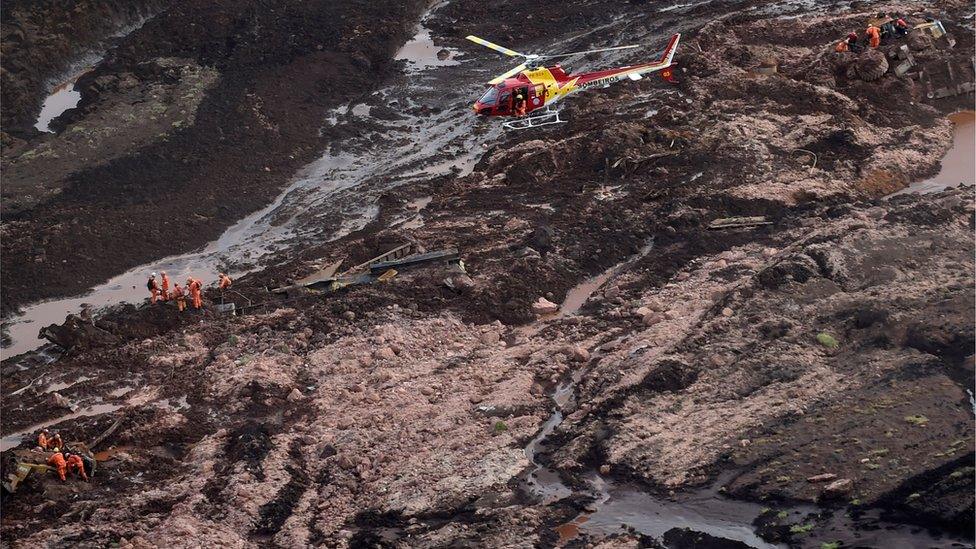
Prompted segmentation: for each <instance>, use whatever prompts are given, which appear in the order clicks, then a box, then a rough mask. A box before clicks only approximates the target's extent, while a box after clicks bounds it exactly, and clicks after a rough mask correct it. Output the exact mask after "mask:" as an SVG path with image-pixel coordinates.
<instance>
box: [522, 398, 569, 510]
mask: <svg viewBox="0 0 976 549" xmlns="http://www.w3.org/2000/svg"><path fill="white" fill-rule="evenodd" d="M562 421H563V414H562V412H560V411H558V410H557V411H556V412H554V413H553V414H552V415H551V416H549V419H548V420H546V422H545V423H543V424H542V429H541V430H540V431H539V434H537V435H536V436H535V438H533V439H532V440H531V441H530V442H529V444H528V445H526V447H525V457H526V458H527V459H528V460H529V462H530V463H532V464H533V465H534V468H533V469H532V471H530V472H529V474H528V476H527V477H526V479H525V488H526V489H527V490H528V491H529V492H530V493H532V494H533V495H535V496H536V497H538V498H539V499H540V500H542V502H543V504H546V505H548V504H550V503H553V502H555V501H559V500H560V499H562V498H565V497H568V496H570V495H572V494H573V491H572V490H571V489H570V488H569V487H568V486H566V485H565V484H563V481H562V480H561V479H560V478H559V474H558V473H556V472H555V471H553V470H552V469H549V468H548V467H543V466H542V465H540V464H539V463H538V462H536V459H535V457H536V455H537V454H538V453H539V452H540V451H542V450H543V449H544V447H545V439H546V438H547V437H548V436H549V435H551V434H552V431H553V430H554V429H555V428H556V426H557V425H559V424H560V423H562Z"/></svg>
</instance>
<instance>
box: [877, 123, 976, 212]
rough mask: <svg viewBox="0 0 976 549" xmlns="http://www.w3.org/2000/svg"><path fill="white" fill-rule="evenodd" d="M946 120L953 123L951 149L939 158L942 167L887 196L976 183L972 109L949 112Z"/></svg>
mask: <svg viewBox="0 0 976 549" xmlns="http://www.w3.org/2000/svg"><path fill="white" fill-rule="evenodd" d="M949 120H951V121H952V124H953V136H952V148H950V149H949V152H947V153H946V155H945V157H944V158H943V159H942V168H941V169H940V170H939V173H938V175H936V176H935V177H932V178H930V179H926V180H925V181H919V182H917V183H912V184H911V185H909V186H908V188H905V189H902V190H900V191H898V192H895V193H892V194H890V195H889V196H897V195H900V194H908V193H922V194H925V193H934V192H938V191H941V190H943V189H946V188H948V187H955V186H956V185H959V184H960V183H966V184H968V185H973V184H974V183H976V175H974V174H976V156H974V154H973V150H976V112H974V111H963V112H957V113H954V114H951V115H949Z"/></svg>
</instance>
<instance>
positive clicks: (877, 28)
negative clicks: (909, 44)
mask: <svg viewBox="0 0 976 549" xmlns="http://www.w3.org/2000/svg"><path fill="white" fill-rule="evenodd" d="M910 30H911V28H910V27H909V26H908V23H907V22H906V21H905V20H904V19H903V18H901V17H898V18H893V17H888V16H887V15H885V14H884V13H879V14H878V16H877V18H876V19H874V20H872V21H871V22H870V23H868V28H867V29H865V31H864V35H865V37H866V38H867V46H868V47H869V48H877V47H878V46H880V45H881V39H882V38H887V37H894V36H905V35H907V34H908V32H909V31H910ZM862 47H863V46H862V45H861V43H860V42H859V39H858V36H857V33H856V32H851V33H850V34H848V35H847V38H845V39H843V40H841V41H840V42H838V43H837V46H836V47H834V51H836V52H838V53H843V52H851V53H858V52H859V51H861V49H862Z"/></svg>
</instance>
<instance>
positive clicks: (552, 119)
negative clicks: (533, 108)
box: [502, 107, 566, 130]
mask: <svg viewBox="0 0 976 549" xmlns="http://www.w3.org/2000/svg"><path fill="white" fill-rule="evenodd" d="M565 122H566V121H565V120H562V119H560V118H559V111H558V110H556V109H551V108H549V107H546V110H545V111H543V112H541V113H539V114H533V115H530V116H525V117H522V118H516V119H515V120H509V121H508V122H505V123H504V124H502V127H503V128H505V129H506V130H528V129H531V128H538V127H541V126H548V125H550V124H562V123H565Z"/></svg>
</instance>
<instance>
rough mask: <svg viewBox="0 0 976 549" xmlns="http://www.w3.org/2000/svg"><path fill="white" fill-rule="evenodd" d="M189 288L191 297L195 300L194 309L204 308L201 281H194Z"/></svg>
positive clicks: (189, 284)
mask: <svg viewBox="0 0 976 549" xmlns="http://www.w3.org/2000/svg"><path fill="white" fill-rule="evenodd" d="M187 286H188V287H189V290H190V297H192V298H193V308H194V309H199V308H200V307H203V298H202V297H201V295H200V290H201V288H200V281H199V280H196V279H192V280H191V281H190V282H189V283H188V284H187Z"/></svg>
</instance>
